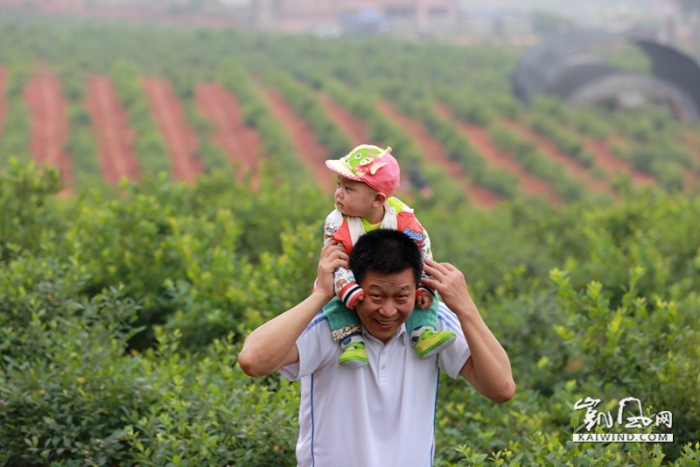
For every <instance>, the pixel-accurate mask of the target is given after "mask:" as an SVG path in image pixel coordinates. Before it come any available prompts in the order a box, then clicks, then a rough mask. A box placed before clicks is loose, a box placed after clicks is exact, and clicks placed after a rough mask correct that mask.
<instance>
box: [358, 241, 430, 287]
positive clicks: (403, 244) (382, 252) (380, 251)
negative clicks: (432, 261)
mask: <svg viewBox="0 0 700 467" xmlns="http://www.w3.org/2000/svg"><path fill="white" fill-rule="evenodd" d="M350 269H351V270H352V272H353V274H354V275H355V281H357V283H358V284H359V283H360V282H362V280H363V279H364V278H365V276H366V275H367V273H368V272H369V271H372V272H376V273H378V274H383V275H391V274H399V273H401V272H403V271H405V270H406V269H411V270H412V271H413V277H414V278H415V280H416V287H417V286H418V284H419V283H420V279H421V275H422V274H423V258H422V256H421V252H420V249H419V248H418V245H417V244H416V242H415V241H413V240H412V239H411V238H409V237H408V236H407V235H406V234H404V233H403V232H399V231H398V230H391V229H377V230H373V231H371V232H368V233H366V234H365V235H362V236H361V237H360V238H359V239H358V240H357V243H356V244H355V246H354V247H353V249H352V252H351V253H350Z"/></svg>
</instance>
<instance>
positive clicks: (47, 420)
mask: <svg viewBox="0 0 700 467" xmlns="http://www.w3.org/2000/svg"><path fill="white" fill-rule="evenodd" d="M520 52H521V51H519V50H514V49H508V48H496V47H493V46H486V45H482V46H456V45H446V44H437V43H410V42H398V41H391V40H387V39H354V40H349V39H332V40H330V39H329V40H320V39H316V38H311V37H304V36H297V37H274V36H263V35H249V34H243V33H241V32H237V31H231V30H214V29H174V28H167V27H155V26H151V27H147V26H138V27H136V26H129V25H126V24H125V25H107V24H102V25H98V24H95V23H93V24H86V23H79V22H72V21H68V20H64V21H63V23H61V24H51V23H48V22H46V21H45V20H41V19H36V18H34V19H32V18H24V17H20V16H17V17H13V18H5V19H3V20H0V90H2V92H1V93H0V284H2V285H1V286H0V294H1V295H2V299H1V300H0V330H1V332H2V333H3V335H2V338H0V355H1V356H2V358H1V359H0V465H7V466H15V465H75V466H83V465H100V466H102V465H105V466H116V465H153V466H168V465H173V466H188V465H189V466H195V465H220V466H226V465H236V466H239V465H240V466H291V465H296V464H295V459H294V445H295V441H296V436H297V428H296V426H297V425H296V416H297V413H296V411H297V408H298V398H299V387H298V386H297V384H292V383H289V382H287V381H286V380H285V379H284V378H283V377H281V376H278V375H273V376H269V377H265V378H249V377H247V376H246V375H245V374H243V373H242V371H241V370H240V368H239V367H238V366H237V365H236V355H237V353H238V351H239V350H240V347H241V345H242V342H243V340H244V339H245V336H246V335H247V333H249V332H250V331H251V330H252V329H254V328H255V327H256V326H258V325H259V324H261V323H262V322H264V321H265V320H267V319H269V318H271V317H273V316H275V315H276V314H278V313H280V312H282V311H284V310H285V309H287V308H289V307H290V306H292V305H294V304H295V303H296V302H297V301H299V300H300V299H302V298H303V297H304V296H305V294H307V293H308V291H309V289H310V287H311V285H312V284H313V280H314V276H315V268H316V262H317V258H318V252H319V249H320V246H321V223H322V220H323V218H324V217H325V215H326V214H327V212H328V211H329V210H330V209H332V206H333V204H332V198H331V196H330V193H331V190H332V187H333V179H332V177H331V175H330V173H329V171H328V170H327V169H325V166H324V164H323V161H324V160H325V159H327V158H337V157H340V156H342V155H344V154H345V153H347V152H348V150H349V149H351V148H352V147H353V146H354V145H357V144H360V143H363V142H369V143H375V144H378V145H381V146H391V147H392V148H393V154H394V155H395V156H396V157H397V159H398V160H399V162H400V164H401V166H402V169H403V170H402V174H403V176H404V178H405V180H404V182H405V183H402V187H401V193H400V194H399V196H400V197H402V198H403V199H405V200H406V201H407V202H408V203H409V204H411V205H412V206H413V207H414V208H415V209H416V210H417V213H418V216H419V218H420V219H421V222H422V223H423V225H424V226H425V227H426V228H427V230H428V231H429V232H430V235H431V238H432V242H433V249H434V251H435V256H436V259H437V260H439V261H448V260H449V261H450V262H452V263H453V264H455V265H456V266H457V267H459V268H460V269H461V270H462V271H463V272H464V273H465V276H466V278H467V280H468V283H469V287H470V291H471V294H472V295H473V296H474V297H475V300H476V302H477V305H478V306H479V308H480V310H481V312H482V314H483V316H484V319H485V320H486V322H487V323H488V324H489V326H490V327H491V328H492V329H493V331H494V333H495V335H496V336H497V337H498V338H499V340H500V341H501V342H502V343H503V345H504V347H505V348H506V350H507V352H508V354H509V356H510V358H511V362H512V365H513V372H514V377H515V381H516V384H517V385H518V392H517V394H516V396H515V398H514V399H513V400H512V401H510V402H509V403H506V404H503V405H497V404H494V403H491V402H489V401H487V400H486V399H485V398H483V397H481V396H479V395H478V394H476V393H475V391H473V390H472V389H471V388H470V387H469V386H468V385H467V384H466V383H465V382H464V381H453V380H450V379H449V378H447V377H443V379H442V380H441V389H440V394H439V398H438V404H437V416H436V420H435V427H436V450H435V462H434V465H435V466H443V467H447V466H458V465H459V466H464V465H469V466H471V465H508V466H512V467H515V466H529V465H572V466H579V465H606V466H627V465H634V466H637V465H644V466H656V465H678V466H694V465H698V463H700V454H698V451H700V445H698V444H696V443H698V442H700V396H699V393H698V390H697V388H698V386H700V365H698V361H699V360H700V324H699V323H700V295H699V293H700V279H699V277H700V229H698V219H700V197H698V190H699V188H700V182H699V181H698V179H699V177H700V126H698V124H697V123H692V122H677V121H675V120H673V119H671V118H669V117H668V116H666V115H665V114H663V113H661V112H660V111H651V110H650V111H648V112H645V113H637V114H612V113H607V112H604V111H602V110H585V111H579V112H573V111H571V110H569V109H568V108H566V107H565V106H564V105H563V104H562V103H561V102H559V101H557V100H555V99H539V100H537V101H536V102H534V104H533V105H532V106H531V107H530V108H525V107H523V106H522V105H521V104H520V103H519V102H517V101H516V100H514V99H513V98H512V97H511V95H510V83H509V76H510V73H511V72H512V71H513V70H514V68H515V66H516V64H517V57H518V53H520ZM615 53H616V52H615V50H612V51H611V52H610V54H611V57H612V59H615ZM618 53H619V52H618ZM618 59H619V57H618ZM642 65H643V64H642ZM587 397H590V398H593V399H599V400H600V401H601V403H600V405H599V406H597V408H596V410H598V411H600V412H602V413H606V412H608V411H609V412H610V413H612V414H613V417H616V415H617V410H618V403H619V401H621V400H622V399H624V398H627V397H635V398H638V399H639V400H640V401H641V403H642V407H641V410H642V412H643V413H642V414H640V413H639V412H640V409H639V408H637V409H634V410H632V411H630V410H629V408H628V409H627V411H626V412H625V413H624V415H625V417H634V416H639V415H646V416H648V417H649V420H650V421H651V422H650V424H649V425H648V426H646V427H645V428H634V427H632V428H630V427H624V423H626V422H625V421H624V420H623V421H622V424H618V423H617V420H615V424H614V426H613V427H606V426H605V425H604V424H601V425H599V427H598V428H594V429H593V432H595V430H596V429H597V430H598V432H599V433H601V434H605V433H613V432H617V433H620V432H624V433H647V434H651V433H653V434H655V435H660V434H664V435H670V434H672V435H673V436H674V441H673V442H672V443H605V444H603V443H573V442H572V436H573V434H574V433H575V432H576V433H588V431H587V430H586V427H585V420H584V417H585V414H586V413H585V410H577V409H575V407H574V406H575V404H576V402H577V401H579V400H585V399H586V398H587ZM664 411H668V412H671V413H672V414H673V419H672V423H670V425H671V426H669V424H663V423H656V422H658V421H659V419H657V418H656V414H658V413H660V412H664Z"/></svg>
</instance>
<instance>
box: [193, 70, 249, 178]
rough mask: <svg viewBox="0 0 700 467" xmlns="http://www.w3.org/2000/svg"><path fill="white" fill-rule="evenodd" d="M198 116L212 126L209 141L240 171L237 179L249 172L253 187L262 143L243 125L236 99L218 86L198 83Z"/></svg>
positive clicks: (196, 98) (241, 114) (196, 99)
mask: <svg viewBox="0 0 700 467" xmlns="http://www.w3.org/2000/svg"><path fill="white" fill-rule="evenodd" d="M195 101H196V103H197V109H198V110H199V112H200V113H201V114H202V116H204V117H205V118H206V119H208V120H209V121H210V122H211V123H212V124H213V125H214V134H213V136H212V139H213V141H214V143H216V144H217V145H218V146H219V147H220V148H221V150H222V151H224V153H225V154H226V155H227V156H228V157H229V159H230V160H231V162H232V163H233V164H234V165H235V166H238V167H239V168H240V170H238V172H237V175H238V179H239V180H242V179H243V178H244V174H245V173H246V172H248V171H252V172H253V174H254V176H253V180H252V181H253V186H254V187H257V186H258V183H259V179H258V167H259V161H260V157H261V156H262V142H261V140H260V136H259V135H258V133H257V132H256V131H255V130H253V129H252V128H251V127H249V126H246V125H245V123H244V122H243V113H242V112H241V108H240V105H239V103H238V101H237V100H236V98H235V97H234V96H233V95H232V94H231V93H229V92H228V91H227V90H226V89H224V87H223V86H221V85H220V84H218V83H199V84H197V87H196V89H195Z"/></svg>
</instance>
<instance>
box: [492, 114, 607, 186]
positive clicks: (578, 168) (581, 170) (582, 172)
mask: <svg viewBox="0 0 700 467" xmlns="http://www.w3.org/2000/svg"><path fill="white" fill-rule="evenodd" d="M504 124H506V125H508V126H509V127H511V128H512V129H513V130H515V131H517V132H518V133H519V134H520V135H521V136H522V137H524V138H525V139H527V140H529V141H531V142H533V143H535V144H536V145H537V146H538V147H539V149H540V151H541V152H542V154H544V155H545V156H547V157H549V158H550V159H552V160H555V161H557V162H558V163H560V164H561V165H563V166H564V167H565V168H566V170H567V171H568V172H569V174H571V175H573V176H574V177H576V178H577V179H578V180H579V181H580V182H581V183H583V185H584V186H585V187H586V189H587V190H588V191H601V192H604V193H608V194H610V195H613V194H614V192H615V190H614V189H613V186H612V185H611V184H610V182H609V181H607V180H598V179H596V178H594V177H593V175H592V174H591V173H590V172H589V171H588V170H587V169H586V168H585V167H584V166H582V165H580V164H579V163H577V162H576V161H574V160H572V159H571V158H570V157H567V156H566V155H565V154H564V153H563V152H561V151H560V150H559V149H558V148H557V147H556V145H555V144H554V143H553V142H551V141H550V140H548V139H547V138H545V137H544V136H542V135H540V134H537V133H535V132H534V131H533V130H532V129H531V128H528V127H526V126H523V125H518V124H517V123H515V122H504ZM594 154H597V153H595V152H594ZM597 159H598V158H597V157H596V160H595V162H594V163H596V164H597V163H598V160H597Z"/></svg>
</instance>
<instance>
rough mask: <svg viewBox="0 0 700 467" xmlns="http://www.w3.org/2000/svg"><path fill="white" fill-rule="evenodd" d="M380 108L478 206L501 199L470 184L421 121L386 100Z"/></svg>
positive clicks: (465, 174)
mask: <svg viewBox="0 0 700 467" xmlns="http://www.w3.org/2000/svg"><path fill="white" fill-rule="evenodd" d="M379 109H380V110H381V111H382V113H384V115H385V116H386V117H388V118H389V119H390V120H392V121H395V122H397V123H399V124H400V125H401V126H402V127H403V128H405V129H406V130H408V132H409V133H410V134H411V135H412V136H413V140H414V141H415V142H416V144H417V145H418V147H419V148H420V150H421V151H422V152H423V154H424V156H425V159H426V162H427V163H429V164H433V165H438V166H441V167H442V168H444V169H445V171H446V172H447V173H448V174H449V176H450V177H451V178H452V179H453V180H454V181H455V182H456V183H458V184H459V185H460V186H462V187H463V188H464V192H465V194H466V196H467V198H468V199H470V200H472V201H473V202H474V203H475V204H476V205H477V206H481V207H491V206H493V205H494V204H496V203H497V202H498V201H499V200H500V197H499V196H498V195H497V194H495V193H493V192H491V191H489V190H486V189H484V188H481V187H477V186H474V185H472V184H470V183H469V178H468V175H467V173H466V172H465V170H464V168H463V167H462V166H461V165H460V164H459V163H457V162H455V161H453V160H451V159H450V158H449V157H448V156H447V152H446V151H445V149H444V148H443V147H442V145H441V144H440V143H439V142H438V141H437V140H436V139H435V138H433V137H432V136H431V135H429V134H428V133H427V132H426V131H425V128H423V125H422V124H421V123H420V122H418V121H416V120H413V119H411V118H409V117H407V116H406V115H404V114H402V113H401V112H399V111H397V110H396V109H395V108H394V107H393V106H392V105H391V104H390V103H389V102H386V101H380V102H379Z"/></svg>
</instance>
